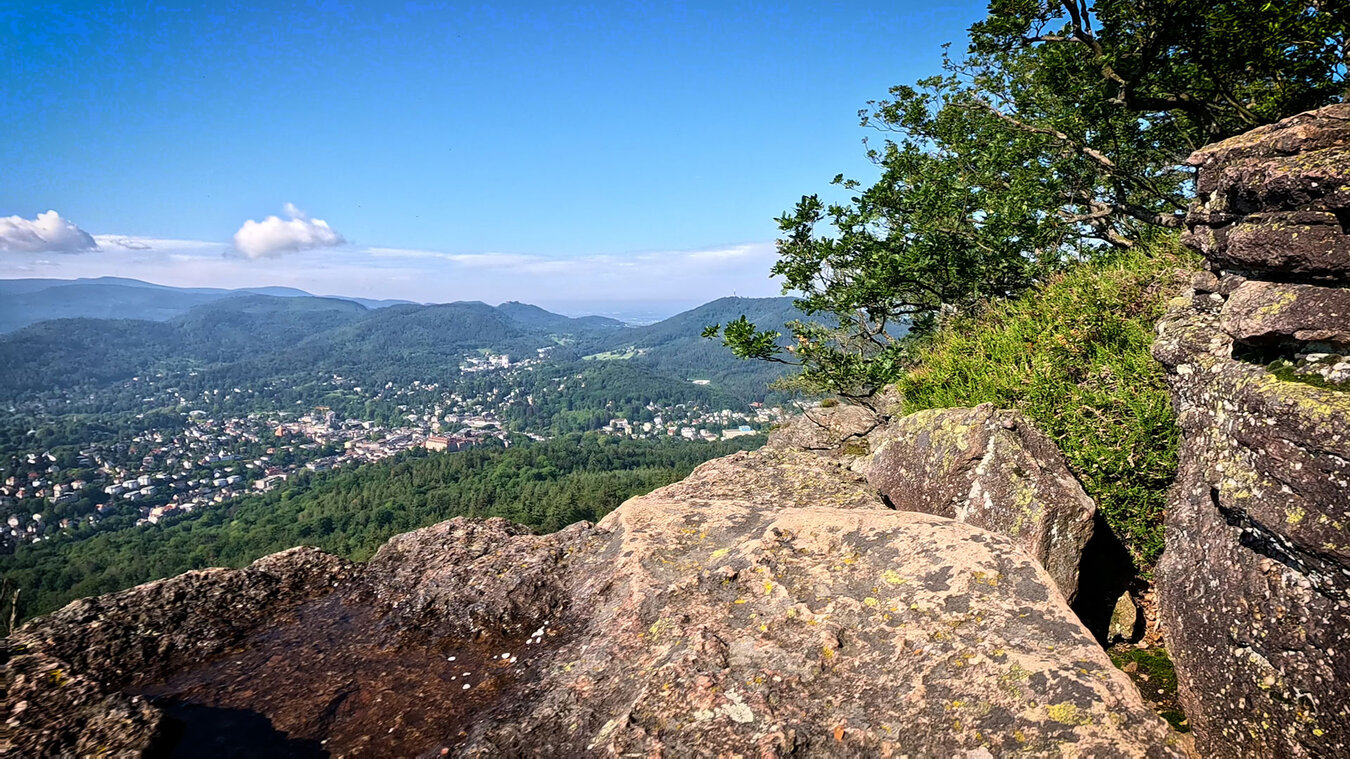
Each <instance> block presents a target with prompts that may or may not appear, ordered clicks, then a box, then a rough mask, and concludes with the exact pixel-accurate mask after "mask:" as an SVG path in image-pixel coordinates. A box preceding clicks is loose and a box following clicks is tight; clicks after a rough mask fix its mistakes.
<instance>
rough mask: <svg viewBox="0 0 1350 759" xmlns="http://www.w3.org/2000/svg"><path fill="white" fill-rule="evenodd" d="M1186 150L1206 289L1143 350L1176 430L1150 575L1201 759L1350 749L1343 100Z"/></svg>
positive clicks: (1349, 403) (1348, 240) (1347, 124)
mask: <svg viewBox="0 0 1350 759" xmlns="http://www.w3.org/2000/svg"><path fill="white" fill-rule="evenodd" d="M1190 162H1191V163H1192V165H1195V166H1197V167H1198V168H1199V177H1198V180H1197V185H1198V187H1199V189H1200V191H1201V192H1202V196H1201V198H1200V201H1199V202H1198V203H1197V204H1196V205H1195V206H1194V207H1193V208H1192V210H1191V213H1190V215H1189V218H1188V224H1189V226H1190V231H1189V232H1188V234H1187V236H1186V240H1187V241H1188V242H1189V243H1190V244H1191V245H1192V246H1193V247H1195V248H1196V249H1197V250H1198V251H1200V253H1201V254H1202V255H1204V256H1205V257H1206V260H1207V264H1208V266H1209V268H1210V270H1211V273H1212V275H1213V276H1212V279H1214V280H1215V281H1216V282H1217V285H1216V286H1214V287H1205V288H1196V289H1195V290H1193V291H1191V292H1189V293H1187V294H1186V295H1185V297H1182V298H1178V299H1177V300H1176V301H1175V302H1174V304H1173V308H1172V310H1171V311H1170V312H1169V314H1168V315H1167V317H1165V318H1164V319H1163V320H1162V322H1161V323H1160V324H1159V327H1158V339H1157V341H1156V342H1155V344H1154V348H1153V352H1154V355H1155V356H1156V357H1157V358H1158V359H1159V360H1160V361H1162V362H1163V364H1164V365H1165V366H1166V367H1167V370H1168V379H1169V383H1170V385H1171V390H1172V396H1173V402H1174V405H1175V407H1176V409H1177V412H1178V415H1179V420H1180V423H1181V427H1182V444H1181V450H1180V469H1179V472H1178V475H1177V483H1176V486H1175V488H1174V490H1173V492H1172V495H1171V497H1170V499H1169V505H1168V511H1167V530H1166V540H1167V545H1166V550H1165V551H1164V554H1163V558H1162V562H1161V564H1160V566H1159V568H1158V573H1157V578H1158V579H1157V582H1158V589H1159V590H1158V593H1159V601H1160V612H1161V618H1162V621H1163V625H1164V628H1165V631H1166V634H1167V638H1168V644H1169V645H1168V649H1169V651H1170V652H1171V654H1172V657H1173V660H1174V662H1175V664H1176V669H1177V674H1178V683H1179V687H1180V692H1181V700H1182V704H1183V705H1184V707H1185V709H1186V713H1187V715H1188V717H1189V718H1190V721H1191V724H1192V726H1193V729H1194V732H1195V735H1196V745H1197V748H1198V749H1199V751H1200V752H1201V754H1202V755H1204V756H1213V757H1229V756H1234V757H1236V756H1275V757H1301V756H1346V755H1350V392H1346V390H1347V389H1348V388H1345V387H1341V388H1337V387H1335V386H1334V384H1335V383H1334V381H1333V380H1334V379H1335V378H1338V377H1339V376H1340V375H1339V374H1338V371H1339V369H1338V367H1339V364H1338V363H1337V361H1336V360H1327V361H1325V363H1322V361H1321V360H1322V359H1330V358H1331V356H1333V355H1337V354H1340V353H1344V350H1342V349H1343V348H1344V347H1345V346H1346V345H1347V344H1350V297H1347V296H1348V295H1350V289H1348V288H1350V237H1348V236H1347V230H1346V224H1345V223H1344V222H1345V220H1348V219H1350V173H1347V172H1350V105H1338V106H1330V107H1327V108H1323V109H1321V110H1318V111H1312V112H1309V113H1305V114H1301V115H1299V116H1295V117H1293V118H1291V119H1287V120H1285V121H1282V122H1280V123H1278V124H1273V125H1270V126H1267V127H1262V128H1260V129H1257V130H1254V131H1252V132H1250V133H1248V134H1246V135H1241V136H1239V137H1235V138H1233V139H1232V140H1228V141H1225V142H1221V143H1218V144H1217V145H1213V146H1210V147H1208V148H1205V149H1204V150H1201V151H1199V152H1198V153H1196V154H1195V155H1193V156H1192V157H1191V159H1190ZM1272 359H1292V360H1297V361H1298V362H1300V364H1299V365H1302V364H1309V365H1312V366H1314V370H1306V371H1305V370H1299V369H1297V368H1296V369H1295V370H1294V373H1295V374H1316V375H1317V378H1320V379H1322V380H1324V382H1323V383H1322V384H1323V385H1324V386H1314V384H1309V383H1304V382H1295V381H1286V380H1282V379H1281V378H1279V377H1277V376H1275V374H1273V373H1272V372H1271V371H1270V370H1268V369H1267V363H1270V365H1271V366H1275V365H1278V361H1275V362H1272ZM1287 365H1291V366H1292V365H1293V364H1292V363H1291V364H1287ZM1321 369H1324V371H1316V370H1321Z"/></svg>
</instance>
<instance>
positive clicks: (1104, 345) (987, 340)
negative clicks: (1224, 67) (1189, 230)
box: [899, 236, 1197, 572]
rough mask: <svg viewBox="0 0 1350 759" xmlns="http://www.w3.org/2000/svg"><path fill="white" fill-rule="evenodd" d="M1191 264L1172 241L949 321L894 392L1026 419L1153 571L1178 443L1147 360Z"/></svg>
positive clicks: (920, 350) (1159, 374)
mask: <svg viewBox="0 0 1350 759" xmlns="http://www.w3.org/2000/svg"><path fill="white" fill-rule="evenodd" d="M1196 261H1197V260H1196V259H1195V258H1194V257H1193V256H1192V255H1190V254H1188V253H1186V252H1185V251H1184V249H1182V248H1181V247H1180V246H1179V245H1178V244H1177V242H1176V240H1175V238H1174V237H1171V236H1168V237H1164V238H1162V239H1160V240H1158V241H1155V242H1153V243H1151V244H1149V245H1147V246H1141V248H1137V249H1135V250H1132V251H1129V252H1123V253H1119V254H1116V255H1114V256H1112V257H1111V258H1109V259H1106V260H1102V261H1096V262H1092V263H1084V264H1079V265H1077V266H1074V267H1071V268H1070V269H1069V270H1067V271H1066V272H1064V273H1062V274H1059V275H1057V276H1055V277H1053V278H1052V279H1050V280H1049V281H1047V282H1046V283H1045V284H1043V285H1041V286H1040V287H1038V288H1037V289H1036V290H1034V291H1032V292H1031V293H1029V294H1028V295H1026V296H1024V297H1021V298H1018V299H1016V300H1012V301H1003V302H998V303H995V304H993V305H991V306H990V307H989V308H988V309H987V310H985V311H984V312H982V313H980V314H978V315H975V316H969V317H961V318H956V319H953V320H951V321H950V322H949V323H948V324H945V325H944V326H943V327H942V328H941V329H940V330H938V331H937V332H936V333H935V334H934V335H933V336H931V337H929V338H927V339H926V340H925V341H924V342H923V343H921V344H919V345H918V346H917V347H916V366H917V367H919V368H916V369H912V370H910V371H909V372H907V373H906V374H905V375H904V376H903V377H902V379H901V381H900V383H899V385H900V389H901V391H903V393H904V399H905V401H904V404H905V412H906V413H910V412H914V411H919V410H922V409H929V408H945V407H957V406H974V405H977V404H980V403H985V402H991V403H994V404H996V405H997V406H999V407H1002V408H1016V409H1020V410H1021V411H1022V412H1024V413H1025V414H1026V415H1027V416H1029V417H1030V418H1031V419H1032V420H1034V421H1035V422H1036V424H1037V425H1038V427H1039V428H1040V429H1041V430H1042V431H1043V432H1045V433H1046V434H1047V435H1049V436H1050V437H1051V438H1053V439H1054V440H1055V441H1056V442H1057V443H1058V445H1059V448H1060V450H1062V451H1063V452H1064V456H1065V458H1066V459H1067V460H1068V463H1069V467H1070V469H1071V470H1073V472H1074V474H1075V475H1076V476H1077V477H1078V479H1079V481H1080V482H1082V484H1083V488H1084V489H1085V490H1086V491H1087V493H1088V495H1090V496H1091V497H1092V498H1093V499H1094V500H1095V501H1096V502H1097V505H1098V508H1099V509H1100V510H1101V512H1102V514H1103V516H1104V517H1105V518H1106V521H1107V523H1108V524H1109V525H1110V526H1111V528H1112V529H1113V530H1114V531H1115V533H1116V535H1117V536H1118V537H1119V538H1120V539H1121V541H1122V542H1123V543H1124V544H1125V545H1126V547H1127V548H1128V549H1129V550H1130V552H1131V553H1132V554H1133V556H1134V558H1135V561H1136V563H1137V564H1138V565H1139V568H1140V569H1141V570H1142V571H1144V572H1148V571H1149V570H1150V569H1151V568H1152V566H1153V564H1154V562H1155V561H1156V560H1157V558H1158V555H1159V554H1160V553H1161V552H1162V547H1163V538H1162V519H1163V505H1164V501H1165V498H1166V490H1167V486H1168V485H1169V484H1170V483H1171V482H1172V478H1173V476H1174V474H1175V471H1176V460H1177V454H1176V449H1177V436H1178V430H1177V426H1176V419H1175V415H1174V414H1173V411H1172V405H1171V400H1170V398H1169V396H1168V393H1167V386H1166V383H1165V381H1164V376H1163V370H1162V367H1161V366H1160V365H1159V364H1158V363H1157V362H1156V361H1154V360H1153V357H1152V356H1151V355H1150V353H1149V349H1150V346H1151V345H1152V343H1153V338H1154V325H1155V324H1156V322H1157V320H1158V318H1159V317H1160V316H1161V315H1162V313H1163V310H1164V307H1165V304H1166V301H1167V299H1168V298H1169V297H1171V296H1173V295H1175V294H1176V292H1177V291H1178V290H1179V289H1180V287H1181V283H1182V282H1183V281H1184V280H1185V278H1186V277H1187V276H1188V275H1189V273H1190V272H1191V271H1193V270H1194V269H1195V268H1196Z"/></svg>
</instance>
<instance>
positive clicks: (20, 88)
mask: <svg viewBox="0 0 1350 759" xmlns="http://www.w3.org/2000/svg"><path fill="white" fill-rule="evenodd" d="M982 15H983V6H982V4H980V3H974V2H962V3H944V2H926V3H918V2H899V3H848V2H839V3H817V4H781V3H780V4H773V5H767V4H751V3H736V2H709V3H641V2H631V3H604V4H598V5H572V4H566V3H537V4H536V3H510V4H504V5H497V6H487V5H478V4H459V3H442V2H431V1H429V0H424V1H421V2H407V3H397V2H395V3H357V4H350V3H336V2H332V3H330V2H298V3H275V4H245V3H233V4H214V3H203V4H200V5H178V4H160V3H155V2H150V3H146V2H144V0H142V1H141V2H136V3H129V2H117V1H116V0H114V1H112V2H98V3H79V4H76V3H42V2H21V3H18V7H17V8H15V7H12V6H10V5H5V4H3V3H0V33H3V35H4V37H5V39H6V40H7V41H6V43H5V44H4V45H2V46H0V81H3V82H4V83H5V84H4V87H3V88H0V136H3V139H0V167H3V175H4V176H3V178H2V179H0V277H18V276H51V277H72V276H95V275H98V274H120V275H123V276H138V277H141V278H144V279H150V280H152V281H158V282H165V283H168V284H193V285H220V286H236V285H246V284H247V285H258V284H287V285H293V286H297V287H304V288H305V289H309V290H311V291H320V292H341V293H343V294H353V295H371V296H377V297H405V298H411V299H415V300H425V301H432V300H437V301H440V300H454V299H466V298H471V299H481V300H487V301H491V302H496V301H497V300H502V299H519V300H527V301H532V302H539V303H555V304H557V303H561V302H563V301H567V300H577V301H596V300H605V299H607V298H608V299H613V300H641V299H644V298H655V297H659V296H665V297H666V298H668V299H692V300H708V299H711V298H714V297H718V296H721V295H726V294H730V293H732V292H733V291H734V292H738V293H740V294H742V295H768V294H777V286H776V285H775V284H774V283H772V282H770V281H769V280H768V274H767V269H768V266H769V265H770V264H771V262H772V260H773V254H772V242H773V240H774V238H775V234H776V228H775V225H774V223H773V217H775V216H776V215H778V214H780V213H781V212H782V211H784V210H785V209H787V208H789V207H790V206H791V205H792V204H793V203H794V202H795V201H796V199H797V198H798V197H799V196H800V195H802V194H803V193H809V192H817V191H823V190H826V189H827V182H828V180H829V179H830V177H832V176H834V175H835V174H836V173H839V172H844V173H846V174H849V175H852V176H858V177H861V178H868V177H870V176H871V175H872V172H871V171H870V167H869V166H868V164H867V163H866V161H865V160H864V158H863V155H862V153H863V149H862V147H861V145H860V141H861V140H862V138H863V137H864V136H866V132H865V130H863V129H861V128H860V127H859V126H858V123H857V116H856V114H857V111H858V109H859V108H861V107H863V106H864V105H865V103H866V101H867V100H869V99H873V98H879V97H883V96H884V95H885V92H886V89H887V88H888V87H889V86H890V85H892V84H898V83H908V82H912V81H913V80H914V79H916V78H919V77H921V76H924V75H926V74H929V73H933V72H934V71H936V70H937V68H938V62H939V57H940V52H941V48H940V46H941V44H942V43H943V42H948V41H950V42H953V43H955V46H956V47H958V48H959V47H961V45H962V41H963V39H964V29H965V28H966V27H967V26H969V25H970V24H971V23H973V22H974V21H976V20H978V19H979V18H980V17H981V16H982ZM288 204H289V205H288ZM51 210H54V211H56V212H57V214H58V215H59V219H56V218H53V217H50V216H49V217H47V218H46V221H45V222H44V221H43V220H42V219H41V218H40V217H39V216H38V215H39V214H41V213H43V212H47V211H51ZM269 216H275V217H276V218H275V219H268V218H267V217H269ZM250 220H252V221H253V222H255V223H256V225H257V226H255V227H253V228H251V231H250V232H248V233H245V232H244V231H243V228H244V227H245V222H248V221H250ZM316 220H323V222H324V224H326V227H321V226H319V225H318V223H317V221H316ZM6 224H8V226H6ZM75 228H78V229H75ZM6 230H8V231H6ZM79 231H83V232H87V233H88V234H89V235H90V236H92V240H93V243H92V245H91V244H83V245H81V244H79V242H78V240H85V239H86V238H83V237H80V236H79V234H77V232H79ZM237 233H238V234H240V235H244V238H243V239H242V240H241V239H240V238H239V237H237V236H236V234H237ZM6 234H9V235H10V238H9V239H10V242H9V244H8V245H7V246H6V245H5V242H4V241H5V239H6V238H5V235H6ZM24 235H26V237H24ZM21 237H22V239H20V238H21ZM63 239H64V240H65V241H66V242H62V240H63ZM42 241H46V242H42ZM72 241H75V242H72ZM94 246H97V247H96V248H95V247H94ZM5 247H8V250H5V249H4V248H5ZM70 250H81V251H83V252H61V251H70ZM704 296H706V297H704Z"/></svg>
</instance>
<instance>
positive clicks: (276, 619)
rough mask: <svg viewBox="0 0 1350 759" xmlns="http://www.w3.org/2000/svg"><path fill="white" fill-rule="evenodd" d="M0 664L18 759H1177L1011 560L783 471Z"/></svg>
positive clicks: (399, 544) (252, 581)
mask: <svg viewBox="0 0 1350 759" xmlns="http://www.w3.org/2000/svg"><path fill="white" fill-rule="evenodd" d="M8 645H9V646H10V648H11V656H12V657H13V658H12V659H11V660H10V665H11V666H10V667H9V671H10V673H11V675H10V677H11V679H12V681H11V687H10V688H9V690H8V693H7V696H6V698H7V699H8V703H7V705H8V706H9V708H10V713H11V715H15V716H13V717H12V718H11V723H10V727H11V735H12V736H14V737H13V738H11V740H12V741H13V743H12V744H11V746H10V748H11V749H12V750H14V751H17V752H18V753H19V754H20V755H36V756H42V755H60V754H62V753H72V752H77V751H79V750H80V749H79V748H78V747H81V746H88V745H90V742H91V741H96V742H98V744H99V746H100V747H101V748H102V749H103V750H107V751H109V752H111V753H114V754H122V755H142V754H145V753H147V752H156V751H158V752H163V751H169V750H175V749H176V750H180V751H191V750H193V748H194V747H196V748H200V747H201V746H202V745H211V746H219V745H222V744H221V743H219V742H220V741H224V742H226V743H227V744H229V745H234V746H257V745H263V746H264V747H270V748H272V749H276V750H285V751H292V752H294V751H297V750H299V749H302V748H303V749H305V750H314V749H316V748H317V747H319V746H322V747H323V750H326V751H329V752H332V753H334V754H346V755H369V756H387V755H439V754H442V753H446V754H450V755H456V756H521V755H532V756H540V755H542V756H585V755H626V754H644V755H656V754H670V755H732V754H741V755H745V754H749V753H756V754H763V755H788V754H793V753H799V754H810V755H832V756H859V755H888V754H893V755H899V754H903V753H908V754H910V755H913V756H918V755H924V756H927V755H941V756H950V755H955V754H965V755H1002V754H1011V753H1019V754H1028V755H1062V754H1064V753H1066V752H1067V753H1072V754H1077V755H1083V756H1157V757H1169V756H1181V755H1182V751H1181V749H1180V748H1179V746H1178V743H1177V740H1178V739H1177V737H1176V735H1175V734H1174V733H1172V732H1171V731H1170V729H1169V728H1168V727H1167V725H1166V724H1165V723H1164V722H1163V721H1162V720H1161V719H1159V718H1158V717H1157V715H1155V714H1154V713H1153V712H1152V711H1151V710H1150V709H1149V708H1148V707H1147V706H1146V705H1145V704H1144V702H1143V700H1142V699H1141V697H1140V695H1139V692H1138V691H1137V689H1136V688H1135V687H1134V686H1133V685H1132V684H1131V683H1130V681H1129V680H1128V678H1127V677H1126V676H1125V675H1124V673H1121V672H1120V671H1118V670H1117V669H1115V668H1114V667H1113V666H1112V665H1111V663H1110V661H1109V659H1108V658H1107V656H1106V654H1105V652H1104V651H1103V650H1102V649H1101V647H1100V646H1098V645H1097V643H1096V642H1095V641H1094V640H1093V638H1092V636H1091V635H1090V634H1089V633H1088V631H1087V630H1086V629H1085V628H1084V627H1083V625H1082V624H1081V623H1080V622H1079V621H1078V619H1077V618H1076V617H1075V615H1074V614H1073V612H1072V611H1071V610H1070V609H1069V607H1068V605H1067V604H1066V602H1065V600H1064V597H1063V595H1062V594H1061V592H1060V591H1059V589H1058V588H1057V586H1056V583H1055V581H1054V580H1053V579H1052V577H1051V576H1050V574H1048V573H1047V571H1046V570H1045V569H1044V568H1043V567H1042V566H1041V565H1040V564H1039V563H1038V562H1037V561H1035V560H1033V559H1032V558H1031V557H1030V556H1028V555H1027V553H1026V552H1025V551H1024V550H1022V548H1021V547H1020V546H1019V545H1018V543H1017V542H1016V541H1015V540H1014V539H1013V538H1010V537H1006V536H1003V535H998V534H995V533H992V532H988V531H985V530H982V529H979V528H977V527H974V526H971V525H967V524H962V523H960V522H957V521H954V520H952V519H948V518H945V517H941V516H935V515H929V514H921V513H914V512H899V511H895V510H892V509H890V508H888V507H887V506H886V504H885V503H883V502H882V500H881V498H880V497H879V496H878V495H877V494H876V493H875V491H874V490H873V489H871V488H870V487H869V486H868V485H867V483H866V482H865V480H864V479H863V478H862V477H861V476H860V475H858V474H856V473H853V472H851V471H849V470H848V469H847V468H846V467H844V466H842V465H841V462H840V461H837V460H833V459H831V458H829V457H826V456H819V455H816V454H814V453H808V452H804V451H792V450H766V451H761V452H757V453H744V454H736V455H734V456H731V457H727V458H725V459H720V460H715V461H712V462H708V463H706V464H704V465H702V466H700V467H699V468H698V469H697V470H695V472H694V473H693V474H692V475H690V477H688V478H687V479H686V480H684V481H682V482H680V483H676V484H674V485H670V486H668V487H666V488H662V489H660V490H657V491H655V492H653V493H651V494H648V495H646V496H642V497H639V498H634V499H631V500H629V501H628V502H627V503H625V504H624V505H623V506H621V507H620V508H619V509H617V510H616V511H614V512H613V513H611V514H610V515H609V516H607V517H606V518H605V519H604V520H602V521H601V522H600V523H599V524H597V525H590V524H586V523H581V524H577V525H573V526H572V527H569V528H567V529H565V530H562V531H560V532H558V533H554V534H552V535H542V536H541V535H534V534H531V533H529V532H528V531H526V530H523V529H522V528H519V527H517V526H514V525H511V524H509V523H507V522H504V521H503V520H471V519H463V518H459V519H454V520H451V521H449V522H445V523H442V524H439V525H435V526H433V527H429V528H425V529H423V530H418V531H416V532H412V533H408V534H406V535H402V536H399V537H397V538H394V539H393V540H391V541H390V542H389V543H388V544H387V545H386V546H385V547H384V548H382V549H381V550H380V551H379V553H377V555H376V556H375V557H374V558H373V559H372V560H371V561H370V562H369V563H367V564H364V565H353V564H348V563H346V562H341V561H339V560H337V559H334V558H332V557H329V556H326V555H324V554H322V553H320V552H317V551H314V550H313V549H297V550H296V551H291V552H286V553H283V554H279V555H277V556H274V557H268V558H266V559H263V560H261V561H259V562H258V563H256V564H254V565H253V566H252V567H250V568H247V569H243V570H208V571H206V572H197V573H189V574H188V575H184V576H182V577H178V578H173V579H170V580H165V581H161V582H158V583H152V584H150V585H146V586H142V587H140V588H135V589H132V590H129V591H124V592H122V593H117V594H112V595H110V596H104V597H100V598H96V599H87V600H85V601H80V602H77V603H75V604H72V605H70V606H68V607H66V608H65V609H63V610H61V611H58V612H56V613H54V614H52V615H49V616H47V617H43V618H39V619H37V620H34V621H33V622H30V623H29V624H28V625H26V626H25V627H23V628H21V629H20V630H19V631H18V632H17V633H16V634H15V635H14V636H13V637H12V638H11V639H10V640H9V641H8ZM54 668H59V669H60V670H61V673H62V674H61V677H62V678H64V679H63V680H62V683H61V684H60V685H57V684H55V680H54V679H53V678H52V677H49V676H48V677H43V676H41V673H42V672H50V671H52V670H53V669H54ZM20 678H22V679H20ZM16 682H17V685H18V687H15V683H16ZM72 684H73V685H72ZM75 688H78V689H80V690H79V693H80V694H81V695H80V696H78V697H77V698H66V697H64V696H62V695H61V694H62V689H65V690H67V691H71V692H73V690H74V689H75ZM63 698H65V701H62V700H61V699H63ZM19 699H23V700H25V701H27V703H29V704H37V703H43V704H53V705H54V706H53V707H52V708H46V709H42V710H38V709H33V708H31V707H30V708H27V709H19V708H18V700H19ZM44 699H46V700H44ZM52 699H55V700H52ZM62 704H65V706H62ZM185 741H187V743H184V742H185ZM212 741H216V743H212ZM269 741H270V743H268V742H269ZM194 742H195V743H194ZM260 742H261V743H260Z"/></svg>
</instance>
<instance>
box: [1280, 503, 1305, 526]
mask: <svg viewBox="0 0 1350 759" xmlns="http://www.w3.org/2000/svg"><path fill="white" fill-rule="evenodd" d="M1305 516H1307V514H1306V513H1305V512H1304V511H1303V509H1302V508H1300V507H1298V506H1295V507H1294V508H1292V509H1290V510H1289V513H1288V514H1285V515H1284V521H1286V522H1288V523H1289V524H1298V523H1299V522H1302V521H1303V517H1305Z"/></svg>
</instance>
